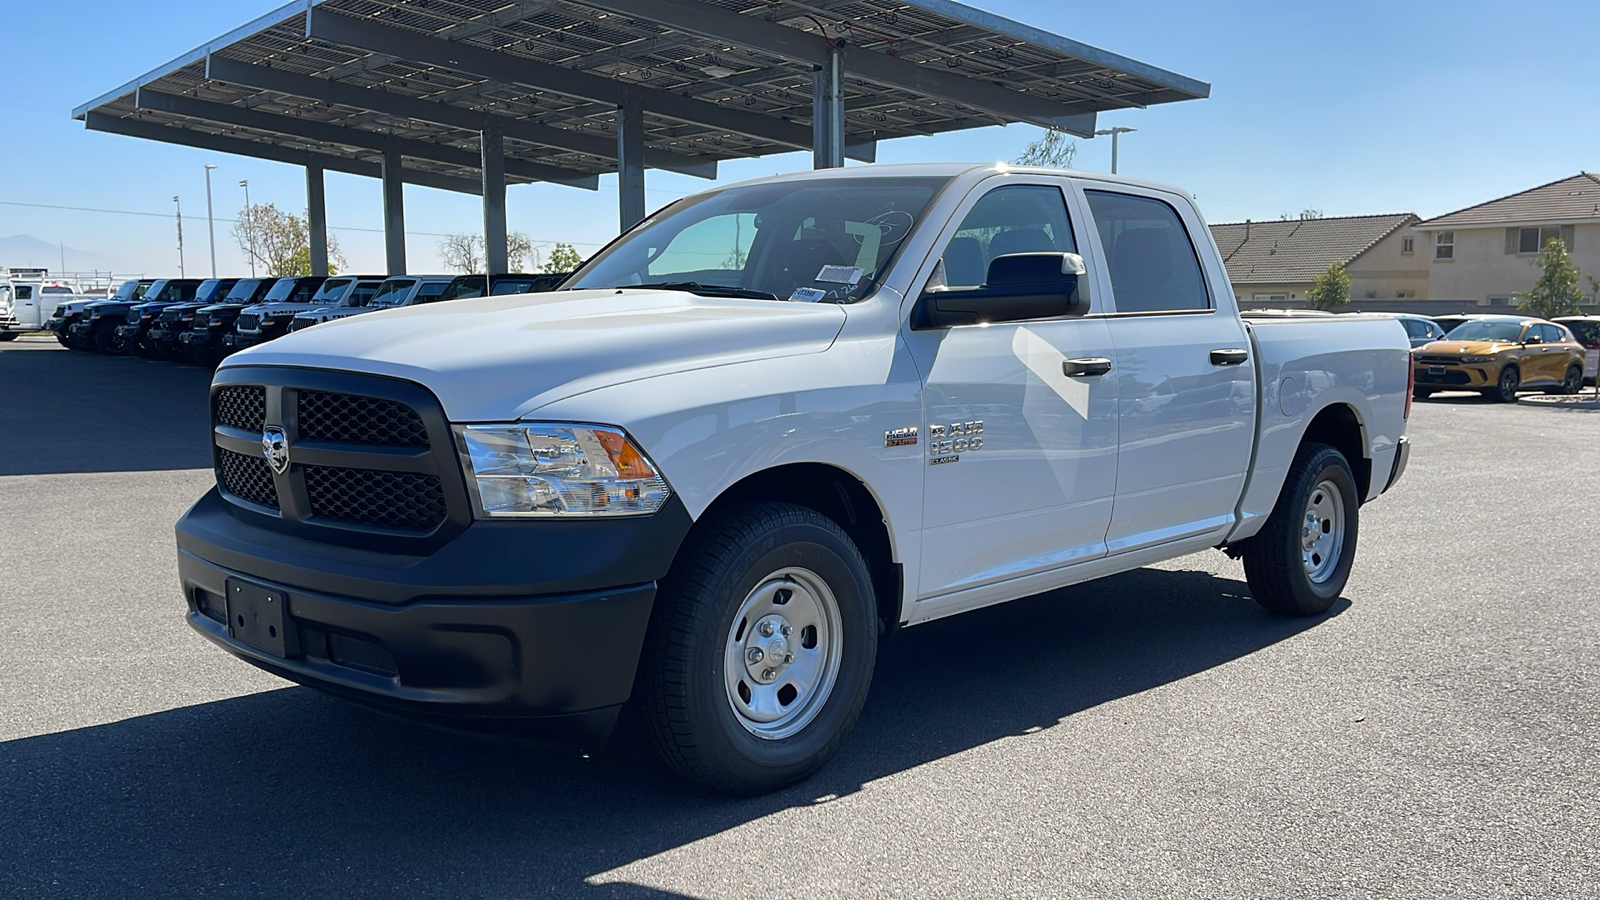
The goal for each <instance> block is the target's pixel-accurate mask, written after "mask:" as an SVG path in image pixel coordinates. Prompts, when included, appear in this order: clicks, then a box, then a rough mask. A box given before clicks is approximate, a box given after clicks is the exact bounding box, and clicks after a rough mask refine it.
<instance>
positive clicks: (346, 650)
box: [329, 634, 400, 675]
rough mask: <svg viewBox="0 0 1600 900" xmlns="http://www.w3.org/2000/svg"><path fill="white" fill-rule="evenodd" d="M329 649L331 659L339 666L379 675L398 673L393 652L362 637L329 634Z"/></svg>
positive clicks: (398, 669)
mask: <svg viewBox="0 0 1600 900" xmlns="http://www.w3.org/2000/svg"><path fill="white" fill-rule="evenodd" d="M329 649H330V650H331V651H332V652H331V655H332V657H333V661H334V662H336V663H338V664H339V665H341V666H350V667H351V668H356V669H365V670H367V671H368V672H376V673H378V674H379V675H398V674H399V673H400V668H399V667H398V666H396V665H395V664H394V654H393V653H391V652H389V648H388V647H385V646H384V645H382V644H380V643H377V642H376V641H369V640H365V639H363V638H358V637H351V636H350V635H346V634H332V635H329Z"/></svg>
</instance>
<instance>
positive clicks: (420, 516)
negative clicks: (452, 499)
mask: <svg viewBox="0 0 1600 900" xmlns="http://www.w3.org/2000/svg"><path fill="white" fill-rule="evenodd" d="M263 467H264V466H263ZM305 478H306V496H307V498H308V499H309V500H310V501H311V514H312V515H313V516H317V517H319V518H324V519H334V520H337V521H340V522H355V523H358V524H361V525H382V526H386V527H390V528H414V529H417V530H419V531H426V530H428V529H431V528H435V527H437V526H438V525H439V524H440V523H441V522H443V521H444V517H445V499H444V486H443V485H441V484H440V483H439V479H438V478H437V477H436V476H433V475H418V474H416V473H412V472H375V471H372V470H369V469H332V468H328V467H326V466H306V467H305Z"/></svg>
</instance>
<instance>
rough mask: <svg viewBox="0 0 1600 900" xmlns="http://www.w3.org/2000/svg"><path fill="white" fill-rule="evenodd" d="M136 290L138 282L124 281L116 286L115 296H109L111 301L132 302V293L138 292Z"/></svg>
mask: <svg viewBox="0 0 1600 900" xmlns="http://www.w3.org/2000/svg"><path fill="white" fill-rule="evenodd" d="M138 289H139V282H137V281H124V282H123V283H121V284H119V285H117V292H116V293H115V294H112V295H111V299H113V300H132V299H133V298H134V296H135V295H134V293H133V292H134V291H136V290H138Z"/></svg>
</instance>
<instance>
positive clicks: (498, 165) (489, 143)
mask: <svg viewBox="0 0 1600 900" xmlns="http://www.w3.org/2000/svg"><path fill="white" fill-rule="evenodd" d="M478 148H479V150H480V151H481V152H482V154H483V264H484V267H485V274H488V275H497V274H500V273H502V272H506V271H509V270H510V268H509V265H508V261H507V259H506V257H507V255H508V254H507V253H506V155H505V140H504V138H503V137H502V136H501V134H500V124H499V123H498V122H496V121H494V120H493V119H492V118H491V119H489V120H488V121H487V122H485V123H484V125H483V131H481V132H479V137H478ZM483 294H484V296H486V297H487V296H488V295H489V288H488V286H487V285H485V286H484V290H483Z"/></svg>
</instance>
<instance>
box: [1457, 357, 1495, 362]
mask: <svg viewBox="0 0 1600 900" xmlns="http://www.w3.org/2000/svg"><path fill="white" fill-rule="evenodd" d="M1493 360H1494V357H1492V356H1463V357H1461V361H1462V362H1464V363H1485V362H1491V361H1493Z"/></svg>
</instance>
